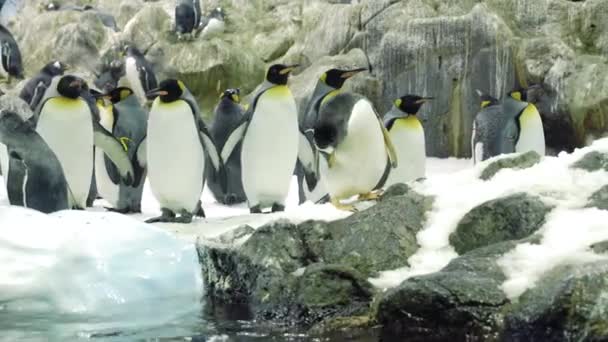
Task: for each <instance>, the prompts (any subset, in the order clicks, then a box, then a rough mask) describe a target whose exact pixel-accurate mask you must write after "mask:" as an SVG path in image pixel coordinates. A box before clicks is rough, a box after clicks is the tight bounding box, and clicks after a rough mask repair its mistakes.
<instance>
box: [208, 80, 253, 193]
mask: <svg viewBox="0 0 608 342" xmlns="http://www.w3.org/2000/svg"><path fill="white" fill-rule="evenodd" d="M240 102H241V99H240V90H239V89H227V90H226V91H224V93H222V95H221V97H220V102H219V103H218V105H217V106H216V107H215V110H214V113H215V115H214V118H213V122H212V123H211V125H210V127H209V132H210V133H211V136H213V139H214V140H215V143H216V146H217V148H218V150H221V149H222V148H223V147H224V145H225V144H226V141H227V140H228V137H229V135H230V133H232V131H234V130H235V129H236V128H237V127H238V125H239V124H240V122H241V119H242V117H243V112H244V111H243V107H242V106H241V105H240ZM224 163H225V166H226V177H227V180H226V181H227V184H226V187H227V188H226V191H222V188H221V185H220V184H219V175H218V174H217V173H216V172H215V170H214V169H213V168H207V170H208V172H207V187H208V188H209V190H211V193H212V194H213V197H214V198H215V199H216V200H217V201H218V202H219V203H223V204H228V205H232V204H237V203H241V202H244V201H246V200H247V198H246V196H245V190H243V181H242V179H241V144H239V145H237V146H236V147H235V149H234V152H233V153H232V155H231V156H230V158H228V160H224Z"/></svg>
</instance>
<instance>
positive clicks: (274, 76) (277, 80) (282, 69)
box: [266, 64, 299, 85]
mask: <svg viewBox="0 0 608 342" xmlns="http://www.w3.org/2000/svg"><path fill="white" fill-rule="evenodd" d="M298 66H299V65H298V64H294V65H283V64H275V65H272V66H271V67H270V68H268V72H267V73H266V80H267V81H268V82H270V83H272V84H276V85H286V84H287V79H288V78H289V74H290V73H291V72H292V71H293V69H295V68H297V67H298Z"/></svg>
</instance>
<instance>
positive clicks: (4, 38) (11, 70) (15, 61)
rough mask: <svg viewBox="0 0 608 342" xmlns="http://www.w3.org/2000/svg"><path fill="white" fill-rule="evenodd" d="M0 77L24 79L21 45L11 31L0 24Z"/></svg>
mask: <svg viewBox="0 0 608 342" xmlns="http://www.w3.org/2000/svg"><path fill="white" fill-rule="evenodd" d="M0 57H1V63H0V77H2V78H5V79H8V81H9V82H10V78H11V77H15V78H17V79H23V63H22V61H21V52H20V51H19V45H17V42H16V41H15V38H13V35H12V34H11V32H10V31H9V30H8V29H6V28H5V27H4V26H2V25H0Z"/></svg>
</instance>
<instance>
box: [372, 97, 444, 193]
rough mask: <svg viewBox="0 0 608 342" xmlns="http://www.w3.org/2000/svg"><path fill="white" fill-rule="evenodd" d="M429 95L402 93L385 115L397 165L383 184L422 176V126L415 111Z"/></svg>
mask: <svg viewBox="0 0 608 342" xmlns="http://www.w3.org/2000/svg"><path fill="white" fill-rule="evenodd" d="M432 99H433V98H432V97H421V96H418V95H405V96H402V97H400V98H398V99H397V100H395V102H394V105H393V107H392V109H391V110H390V111H389V112H388V113H386V115H384V126H385V127H386V129H387V130H388V132H389V135H390V137H391V141H392V142H393V145H394V146H395V150H396V151H397V160H399V165H398V166H397V167H396V168H394V169H393V170H392V171H391V172H390V174H389V176H388V180H387V181H386V184H385V187H389V186H391V185H393V184H397V183H407V182H410V181H414V180H417V179H420V178H424V177H425V174H426V146H425V139H424V128H423V127H422V123H420V120H419V119H418V117H417V114H418V111H419V110H420V107H422V105H423V104H424V103H425V102H427V101H429V100H432Z"/></svg>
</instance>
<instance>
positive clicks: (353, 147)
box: [320, 100, 388, 199]
mask: <svg viewBox="0 0 608 342" xmlns="http://www.w3.org/2000/svg"><path fill="white" fill-rule="evenodd" d="M347 131H348V134H347V135H346V137H345V138H344V140H343V141H342V143H341V144H340V145H338V147H337V148H336V149H335V152H334V153H335V160H334V161H335V163H334V165H333V166H332V167H331V168H329V166H328V165H327V163H326V162H325V161H324V160H323V162H322V163H321V164H320V172H321V181H322V182H323V183H324V184H325V187H326V189H327V190H328V191H329V194H330V196H331V197H332V198H336V199H344V198H348V197H351V196H354V195H358V194H366V193H368V192H370V191H372V190H373V189H374V187H376V185H378V183H379V182H380V179H381V178H382V175H383V174H384V171H385V169H386V165H387V162H388V156H387V152H386V146H385V144H384V136H383V134H382V130H381V128H380V123H379V122H378V118H377V117H376V114H375V112H374V109H373V108H372V106H371V103H370V102H368V101H365V100H361V101H359V102H358V103H357V104H355V106H354V107H353V110H352V114H351V116H350V119H349V122H348V130H347Z"/></svg>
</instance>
